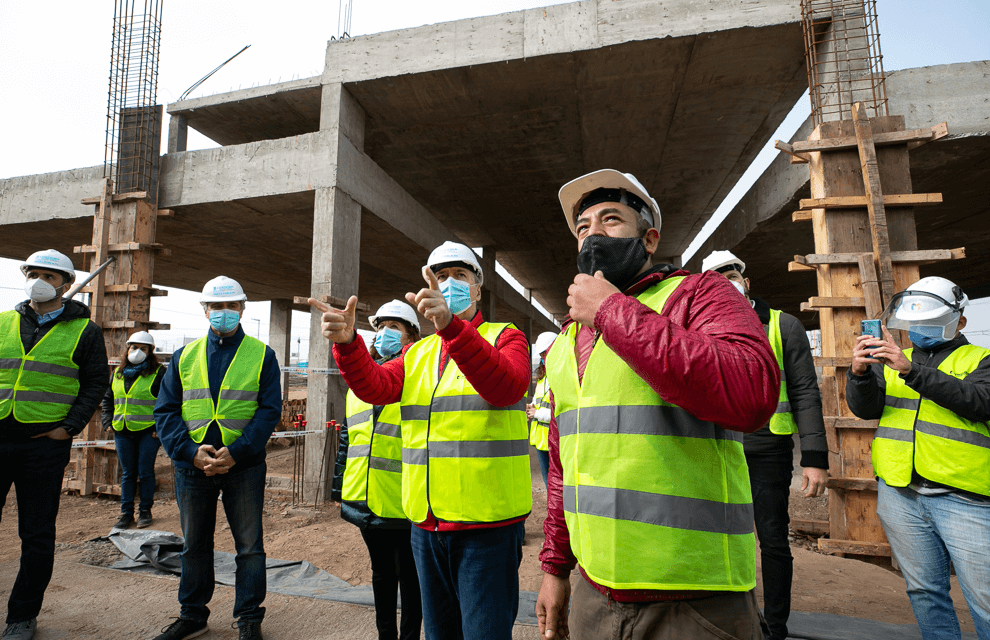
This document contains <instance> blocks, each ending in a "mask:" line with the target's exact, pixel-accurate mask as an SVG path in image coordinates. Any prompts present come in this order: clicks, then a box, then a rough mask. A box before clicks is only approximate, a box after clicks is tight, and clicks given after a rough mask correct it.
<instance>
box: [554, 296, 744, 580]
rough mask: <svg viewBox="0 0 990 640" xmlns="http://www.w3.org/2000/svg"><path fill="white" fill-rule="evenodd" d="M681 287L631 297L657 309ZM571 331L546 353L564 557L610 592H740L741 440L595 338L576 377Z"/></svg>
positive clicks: (574, 333) (573, 333) (573, 330)
mask: <svg viewBox="0 0 990 640" xmlns="http://www.w3.org/2000/svg"><path fill="white" fill-rule="evenodd" d="M682 280H683V278H681V277H674V278H667V279H665V280H663V281H662V282H661V283H659V284H657V285H654V286H652V287H650V288H649V289H647V290H646V291H644V292H643V293H641V294H640V295H638V296H637V299H638V300H639V301H640V302H642V303H643V304H645V305H647V306H648V307H650V308H651V309H654V310H656V311H660V310H662V309H663V305H664V304H665V302H666V301H667V299H668V298H669V297H670V295H671V294H672V293H673V292H674V291H675V290H676V288H677V286H678V285H679V284H680V282H681V281H682ZM579 330H580V327H579V326H578V325H577V324H576V323H574V324H571V325H570V326H568V327H567V329H566V330H565V331H564V332H562V333H561V334H560V336H559V337H558V338H557V340H556V341H555V342H554V344H553V347H552V348H551V350H550V353H549V354H548V355H547V359H546V362H547V377H548V379H549V383H550V387H551V388H552V389H553V394H554V402H555V407H554V410H555V416H556V420H557V428H558V431H559V437H560V441H559V442H560V461H561V465H562V469H563V484H564V487H563V502H564V518H565V520H566V522H567V530H568V532H569V533H570V542H571V549H572V550H573V551H574V554H575V556H577V559H578V562H579V563H580V564H581V567H582V568H583V569H584V571H585V573H587V574H588V575H589V576H590V577H591V578H592V579H593V580H594V581H595V582H597V583H599V584H601V585H604V586H606V587H609V588H613V589H668V590H670V589H676V590H698V591H701V590H710V591H748V590H750V589H752V588H753V587H754V586H755V584H756V573H755V553H756V546H755V536H754V534H753V505H752V497H751V494H750V485H749V474H748V471H747V467H746V458H745V455H744V454H743V447H742V433H737V432H734V431H727V430H723V429H721V428H720V427H718V426H716V425H715V424H713V423H711V422H705V421H702V420H699V419H698V418H696V417H695V416H693V415H691V414H690V413H688V412H687V411H685V410H684V409H681V408H680V407H677V406H676V405H673V404H671V403H669V402H666V401H664V400H663V399H662V398H661V397H660V396H659V395H658V394H657V393H656V392H655V391H653V390H652V389H651V388H650V387H649V385H648V384H647V383H646V382H645V381H644V380H643V379H642V378H640V377H639V375H637V374H636V373H635V372H634V371H633V370H632V368H630V367H629V366H628V365H627V364H626V363H625V362H624V361H623V360H622V359H621V358H619V356H617V355H616V354H615V352H613V351H612V350H611V349H609V348H608V346H607V345H606V344H605V341H604V340H598V341H597V342H596V344H595V346H594V349H593V350H592V352H591V356H590V357H589V359H588V364H587V367H586V369H585V372H584V377H583V382H579V381H578V376H577V360H576V356H575V352H574V345H575V339H576V336H577V334H578V331H579Z"/></svg>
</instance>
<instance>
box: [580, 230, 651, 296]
mask: <svg viewBox="0 0 990 640" xmlns="http://www.w3.org/2000/svg"><path fill="white" fill-rule="evenodd" d="M648 257H649V255H648V254H647V253H646V245H644V244H643V239H642V238H610V237H608V236H588V237H587V238H585V239H584V244H582V245H581V251H579V252H578V257H577V268H578V271H580V272H581V273H585V274H587V275H589V276H593V275H595V272H596V271H601V272H602V275H604V276H605V279H606V280H608V281H609V282H611V283H612V284H614V285H615V286H616V287H618V288H619V289H624V288H625V287H626V286H627V285H629V283H630V282H632V279H633V278H635V277H636V274H637V273H639V270H640V269H642V268H643V265H644V264H646V260H647V258H648Z"/></svg>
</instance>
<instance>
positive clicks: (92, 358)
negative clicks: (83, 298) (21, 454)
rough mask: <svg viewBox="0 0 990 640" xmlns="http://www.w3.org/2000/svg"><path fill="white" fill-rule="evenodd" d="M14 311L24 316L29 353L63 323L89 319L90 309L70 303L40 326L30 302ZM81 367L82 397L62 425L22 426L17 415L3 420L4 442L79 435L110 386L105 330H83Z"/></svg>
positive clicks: (77, 356) (0, 436)
mask: <svg viewBox="0 0 990 640" xmlns="http://www.w3.org/2000/svg"><path fill="white" fill-rule="evenodd" d="M14 309H15V310H16V311H17V313H19V314H21V344H22V345H24V351H25V353H26V352H28V351H30V350H31V349H32V348H33V347H34V345H36V344H37V343H38V341H39V340H41V339H42V338H44V337H45V335H47V334H48V332H49V331H51V330H52V327H54V326H55V325H57V324H58V323H59V322H68V321H70V320H76V319H78V318H88V317H89V307H87V306H86V305H84V304H83V303H81V302H76V301H75V300H67V301H66V302H65V307H64V309H63V310H62V313H61V314H59V315H58V317H56V318H55V319H54V320H52V321H51V322H46V323H45V324H43V325H40V326H39V325H38V314H37V313H36V312H35V310H34V309H33V308H31V305H30V304H29V303H28V301H27V300H25V301H24V302H21V303H19V304H18V305H17V306H16V307H14ZM72 361H73V362H75V363H76V365H77V366H78V367H79V395H77V396H76V401H75V402H74V403H73V404H72V407H71V408H70V409H69V414H68V415H67V416H65V419H63V420H62V421H60V422H38V423H30V424H26V423H23V422H18V421H17V420H15V419H14V416H13V415H10V416H7V417H6V418H4V419H2V420H0V441H3V442H22V441H24V440H28V439H29V438H31V437H32V436H36V435H39V434H42V433H46V432H48V431H51V430H52V429H55V428H57V427H63V428H65V430H66V431H68V432H69V435H73V436H74V435H76V434H77V433H79V432H81V431H82V430H83V427H85V426H86V423H88V422H89V420H90V418H92V417H93V414H94V413H95V412H96V410H97V408H98V407H99V406H100V400H102V399H103V394H105V393H106V391H107V388H108V387H109V386H110V367H109V365H108V364H107V348H106V345H105V344H104V342H103V330H102V329H100V328H99V327H98V326H97V325H96V324H95V323H93V322H90V323H89V324H88V325H87V326H86V328H85V329H83V333H82V337H81V338H80V339H79V344H78V346H77V347H76V351H75V353H74V354H73V356H72Z"/></svg>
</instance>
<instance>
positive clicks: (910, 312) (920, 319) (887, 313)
mask: <svg viewBox="0 0 990 640" xmlns="http://www.w3.org/2000/svg"><path fill="white" fill-rule="evenodd" d="M968 304H969V297H968V296H967V295H966V294H965V293H963V290H962V289H961V288H960V287H958V286H956V285H955V284H953V283H952V281H951V280H946V279H945V278H939V277H937V276H931V277H928V278H922V279H921V280H918V281H917V282H915V283H914V284H912V285H911V286H910V287H908V288H907V289H905V290H904V291H901V292H900V293H898V294H897V295H895V296H894V297H893V298H891V300H890V304H888V305H887V308H886V309H885V310H884V312H883V315H882V316H881V318H882V320H883V321H884V323H885V324H886V325H887V327H888V328H890V329H904V330H910V329H911V328H912V327H919V326H925V327H942V329H943V331H942V337H943V338H945V339H947V340H951V339H952V338H953V337H954V336H955V333H956V327H957V326H958V324H959V318H960V317H961V316H962V310H963V308H964V307H966V305H968Z"/></svg>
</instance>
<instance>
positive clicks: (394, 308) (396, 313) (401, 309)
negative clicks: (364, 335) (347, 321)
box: [368, 300, 420, 331]
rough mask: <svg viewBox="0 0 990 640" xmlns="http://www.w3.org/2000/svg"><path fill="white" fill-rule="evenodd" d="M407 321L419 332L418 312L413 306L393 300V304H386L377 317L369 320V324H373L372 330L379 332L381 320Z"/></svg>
mask: <svg viewBox="0 0 990 640" xmlns="http://www.w3.org/2000/svg"><path fill="white" fill-rule="evenodd" d="M389 319H397V320H405V321H406V322H408V323H409V324H411V325H412V326H414V327H416V331H419V330H420V329H419V318H418V317H417V316H416V310H415V309H413V308H412V307H411V306H409V305H408V304H406V303H405V302H402V301H401V300H392V301H391V302H386V303H385V304H383V305H382V306H380V307H378V311H377V312H376V313H375V315H373V316H371V317H369V318H368V322H370V323H371V328H372V329H374V330H375V331H378V322H379V321H380V320H389Z"/></svg>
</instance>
